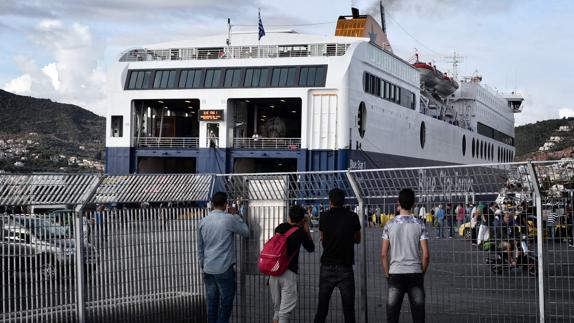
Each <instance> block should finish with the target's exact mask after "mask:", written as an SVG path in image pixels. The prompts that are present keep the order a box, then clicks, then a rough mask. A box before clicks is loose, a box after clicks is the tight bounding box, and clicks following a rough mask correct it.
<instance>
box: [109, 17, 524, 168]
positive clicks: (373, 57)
mask: <svg viewBox="0 0 574 323" xmlns="http://www.w3.org/2000/svg"><path fill="white" fill-rule="evenodd" d="M352 12H353V15H352V16H341V17H339V19H338V22H337V28H336V32H335V36H321V35H307V34H299V33H296V32H295V31H292V30H284V31H268V32H267V35H265V36H264V37H263V38H261V39H260V40H259V39H258V38H259V37H258V34H257V33H229V34H226V35H220V36H212V37H204V38H197V39H192V40H189V41H182V42H173V43H164V44H158V45H150V46H145V47H143V48H135V49H130V50H128V51H126V52H125V53H123V54H122V55H121V57H120V58H119V60H118V62H116V63H114V65H113V66H112V67H111V70H110V77H109V79H110V80H111V82H110V87H109V93H110V105H109V112H108V122H107V129H106V137H107V140H106V151H107V153H106V172H107V173H109V174H128V173H214V172H217V173H224V172H226V173H245V172H278V171H323V170H341V169H349V168H351V169H357V168H385V167H409V166H431V165H447V164H478V163H481V164H484V163H495V162H509V161H512V160H513V158H514V152H515V149H514V113H517V112H520V110H521V105H522V101H523V99H522V97H521V96H520V95H517V94H514V93H513V94H511V95H508V96H502V95H500V94H498V93H496V92H495V91H493V90H491V89H488V88H487V87H486V86H483V85H481V78H480V77H479V76H474V77H472V78H467V79H464V80H454V79H453V78H451V77H449V76H447V75H446V74H443V73H441V72H440V71H438V70H437V68H436V66H433V65H432V64H427V63H424V62H420V61H418V59H417V61H416V62H411V63H409V62H407V61H405V60H403V59H401V58H400V57H397V56H396V55H394V54H393V52H392V48H391V46H390V44H389V41H388V39H387V36H386V30H385V27H384V19H383V23H382V24H383V27H381V26H380V25H379V24H378V23H377V22H376V20H375V19H374V18H373V17H371V16H367V15H360V14H359V12H358V10H356V9H353V11H352Z"/></svg>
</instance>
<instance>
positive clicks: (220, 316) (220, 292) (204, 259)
mask: <svg viewBox="0 0 574 323" xmlns="http://www.w3.org/2000/svg"><path fill="white" fill-rule="evenodd" d="M211 203H212V204H213V211H211V212H209V214H208V215H207V216H206V217H205V218H203V219H201V221H200V222H199V229H198V237H197V252H198V257H199V264H200V266H201V269H202V270H203V280H204V282H205V287H206V290H207V322H208V323H227V322H229V318H230V317H231V311H232V309H233V299H234V297H235V288H236V282H235V269H234V268H233V266H234V265H235V262H236V260H235V237H234V235H235V233H237V234H240V235H241V236H243V237H244V238H247V237H248V236H249V228H248V227H247V224H246V223H245V222H244V221H243V219H242V218H241V216H239V215H232V214H229V213H227V212H226V209H227V194H225V193H224V192H217V193H215V194H214V195H213V197H212V199H211Z"/></svg>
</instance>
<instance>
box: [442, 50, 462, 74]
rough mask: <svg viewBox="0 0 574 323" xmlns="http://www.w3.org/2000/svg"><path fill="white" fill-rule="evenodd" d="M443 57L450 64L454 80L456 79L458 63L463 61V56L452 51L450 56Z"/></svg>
mask: <svg viewBox="0 0 574 323" xmlns="http://www.w3.org/2000/svg"><path fill="white" fill-rule="evenodd" d="M445 59H446V60H447V61H446V62H447V63H450V64H452V76H453V78H454V80H455V81H458V64H459V63H462V62H463V61H462V60H463V59H464V57H463V56H459V55H457V54H456V51H454V52H453V54H452V56H446V57H445Z"/></svg>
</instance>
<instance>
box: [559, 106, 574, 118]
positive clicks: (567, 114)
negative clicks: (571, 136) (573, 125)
mask: <svg viewBox="0 0 574 323" xmlns="http://www.w3.org/2000/svg"><path fill="white" fill-rule="evenodd" d="M558 115H559V116H560V118H574V109H568V108H563V109H560V110H558Z"/></svg>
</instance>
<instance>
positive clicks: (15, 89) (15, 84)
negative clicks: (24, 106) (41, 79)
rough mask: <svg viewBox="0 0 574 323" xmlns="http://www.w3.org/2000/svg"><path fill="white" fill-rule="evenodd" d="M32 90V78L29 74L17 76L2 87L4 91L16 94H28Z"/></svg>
mask: <svg viewBox="0 0 574 323" xmlns="http://www.w3.org/2000/svg"><path fill="white" fill-rule="evenodd" d="M31 88H32V78H31V77H30V75H29V74H24V75H21V76H18V77H17V78H15V79H13V80H12V81H10V82H8V83H6V85H4V90H6V91H8V92H12V93H16V94H28V93H30V89H31Z"/></svg>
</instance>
